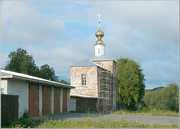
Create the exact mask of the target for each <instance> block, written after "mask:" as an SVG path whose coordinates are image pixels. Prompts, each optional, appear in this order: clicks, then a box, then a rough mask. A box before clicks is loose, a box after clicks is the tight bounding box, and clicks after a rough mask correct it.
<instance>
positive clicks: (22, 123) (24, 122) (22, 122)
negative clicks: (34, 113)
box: [9, 113, 39, 128]
mask: <svg viewBox="0 0 180 129" xmlns="http://www.w3.org/2000/svg"><path fill="white" fill-rule="evenodd" d="M38 123H39V121H37V120H36V121H35V120H33V119H31V118H30V117H29V115H28V113H24V114H23V116H22V117H21V118H19V119H18V120H17V121H14V122H12V123H11V124H10V125H9V127H11V128H28V127H35V126H36V125H37V124H38Z"/></svg>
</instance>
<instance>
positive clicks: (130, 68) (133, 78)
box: [116, 59, 145, 109]
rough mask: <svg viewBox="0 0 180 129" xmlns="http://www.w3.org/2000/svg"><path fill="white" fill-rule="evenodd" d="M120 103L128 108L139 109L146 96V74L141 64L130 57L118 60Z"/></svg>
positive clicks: (117, 75) (117, 76)
mask: <svg viewBox="0 0 180 129" xmlns="http://www.w3.org/2000/svg"><path fill="white" fill-rule="evenodd" d="M116 78H117V89H118V93H117V94H118V100H117V102H118V104H119V105H121V107H126V108H128V109H137V107H138V106H139V104H141V102H142V99H143V96H144V92H145V91H144V90H145V85H144V75H143V73H142V70H141V69H140V66H139V65H138V64H137V63H136V62H135V61H133V60H130V59H118V60H117V74H116Z"/></svg>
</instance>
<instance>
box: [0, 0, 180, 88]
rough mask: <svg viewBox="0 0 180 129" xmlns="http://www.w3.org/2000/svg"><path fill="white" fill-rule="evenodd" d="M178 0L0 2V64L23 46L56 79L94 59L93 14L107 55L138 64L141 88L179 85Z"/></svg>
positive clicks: (14, 0) (94, 22)
mask: <svg viewBox="0 0 180 129" xmlns="http://www.w3.org/2000/svg"><path fill="white" fill-rule="evenodd" d="M178 5H179V4H178V0H169V1H146V0H144V1H142V0H140V1H116V0H114V1H110V0H109V1H103V0H99V1H90V0H85V1H84V0H64V1H63V0H46V1H44V0H38V1H37V0H6V1H5V0H4V1H1V4H0V18H1V22H0V26H1V27H0V28H1V31H0V66H1V67H4V66H5V64H6V63H7V61H8V54H9V53H10V52H11V51H14V50H16V49H17V48H20V47H21V48H24V49H26V50H27V51H28V52H29V53H30V54H32V55H33V57H34V58H35V61H36V63H37V64H38V65H42V64H46V63H47V64H50V65H51V66H53V67H54V69H55V71H56V74H57V75H58V76H59V77H60V78H61V79H69V67H70V66H71V65H73V64H81V63H82V64H83V62H86V61H88V60H89V59H91V58H92V57H93V56H94V48H93V45H94V43H95V40H96V38H95V35H94V34H95V31H96V28H97V14H99V13H100V14H101V15H102V20H103V23H102V28H103V30H104V32H105V37H104V41H105V44H106V55H107V56H108V57H112V58H114V59H116V58H126V57H127V58H131V59H133V60H135V61H137V62H138V63H139V65H140V66H141V68H142V69H143V73H144V74H145V79H146V88H153V87H156V86H160V85H165V84H168V83H178V82H179V80H178V78H179V56H178V55H179V54H178V53H179V52H178V50H179V49H178V42H179V39H178V38H179V37H178V28H179V25H178V16H179V14H178V12H179V11H178V8H179V7H178Z"/></svg>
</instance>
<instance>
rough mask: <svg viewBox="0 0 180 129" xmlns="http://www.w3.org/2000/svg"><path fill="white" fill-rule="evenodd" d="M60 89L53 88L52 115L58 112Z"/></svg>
mask: <svg viewBox="0 0 180 129" xmlns="http://www.w3.org/2000/svg"><path fill="white" fill-rule="evenodd" d="M60 92H61V90H60V88H57V87H56V88H54V113H59V112H60V108H61V107H60Z"/></svg>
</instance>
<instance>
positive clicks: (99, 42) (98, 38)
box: [96, 29, 104, 44]
mask: <svg viewBox="0 0 180 129" xmlns="http://www.w3.org/2000/svg"><path fill="white" fill-rule="evenodd" d="M96 37H97V41H96V44H104V42H103V40H102V38H103V37H104V32H103V31H102V30H100V29H99V30H98V31H97V32H96Z"/></svg>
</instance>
